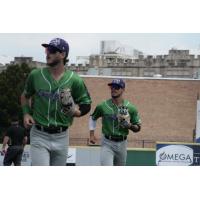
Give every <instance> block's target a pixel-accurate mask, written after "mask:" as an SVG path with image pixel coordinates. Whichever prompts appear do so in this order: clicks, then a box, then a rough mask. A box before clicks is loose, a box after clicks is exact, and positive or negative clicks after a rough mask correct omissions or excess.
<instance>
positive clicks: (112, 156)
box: [100, 135, 127, 166]
mask: <svg viewBox="0 0 200 200" xmlns="http://www.w3.org/2000/svg"><path fill="white" fill-rule="evenodd" d="M126 148H127V140H124V141H122V142H115V141H111V140H108V139H106V138H105V137H104V135H102V139H101V153H100V162H101V165H102V166H113V165H114V166H124V165H126V157H127V150H126Z"/></svg>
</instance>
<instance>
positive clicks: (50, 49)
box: [46, 46, 62, 54]
mask: <svg viewBox="0 0 200 200" xmlns="http://www.w3.org/2000/svg"><path fill="white" fill-rule="evenodd" d="M57 52H59V53H62V51H60V50H59V49H57V48H55V47H52V46H48V47H46V53H50V54H56V53H57Z"/></svg>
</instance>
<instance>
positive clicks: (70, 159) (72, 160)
mask: <svg viewBox="0 0 200 200" xmlns="http://www.w3.org/2000/svg"><path fill="white" fill-rule="evenodd" d="M0 148H1V147H0ZM3 159H4V155H1V154H0V166H2V165H3ZM21 165H22V166H30V165H31V155H30V145H26V146H25V148H24V152H23V155H22V162H21ZM66 165H76V148H69V149H68V156H67V155H66Z"/></svg>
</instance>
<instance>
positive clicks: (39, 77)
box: [24, 68, 91, 126]
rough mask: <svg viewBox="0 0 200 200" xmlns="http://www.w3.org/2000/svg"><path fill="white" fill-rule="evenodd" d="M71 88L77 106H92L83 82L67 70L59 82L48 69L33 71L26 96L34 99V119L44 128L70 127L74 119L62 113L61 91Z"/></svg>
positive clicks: (25, 91) (25, 92)
mask: <svg viewBox="0 0 200 200" xmlns="http://www.w3.org/2000/svg"><path fill="white" fill-rule="evenodd" d="M67 88H69V89H70V90H71V94H72V97H73V99H74V102H75V103H76V104H79V105H80V104H91V98H90V95H89V93H88V91H87V88H86V86H85V84H84V82H83V80H82V79H81V78H80V77H79V76H78V75H77V74H76V73H74V72H72V71H69V70H66V71H65V72H64V75H63V76H62V77H61V79H60V80H59V81H56V80H55V79H53V77H52V75H51V73H50V71H49V69H48V68H43V69H35V70H33V71H32V72H31V73H30V74H29V76H28V79H27V81H26V84H25V89H24V95H25V96H26V98H30V97H33V118H34V120H35V121H36V123H39V124H41V125H43V126H70V125H71V124H72V122H73V117H70V116H66V115H64V114H63V113H62V112H61V104H60V101H59V91H60V90H63V89H67Z"/></svg>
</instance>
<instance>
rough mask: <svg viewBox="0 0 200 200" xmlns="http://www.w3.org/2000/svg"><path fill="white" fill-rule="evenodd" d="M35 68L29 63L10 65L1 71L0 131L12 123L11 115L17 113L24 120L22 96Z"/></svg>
mask: <svg viewBox="0 0 200 200" xmlns="http://www.w3.org/2000/svg"><path fill="white" fill-rule="evenodd" d="M32 69H33V68H31V67H29V66H28V65H27V64H25V63H24V64H21V65H9V66H8V67H7V69H6V70H4V71H3V72H2V73H0V131H1V129H5V128H7V127H8V126H9V124H10V121H11V119H10V117H11V116H12V115H13V114H17V115H18V116H19V117H20V120H21V121H22V116H23V115H22V109H21V106H20V96H21V93H22V92H23V89H24V84H25V80H26V78H27V77H28V74H29V73H30V72H31V70H32ZM0 135H1V134H0Z"/></svg>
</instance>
